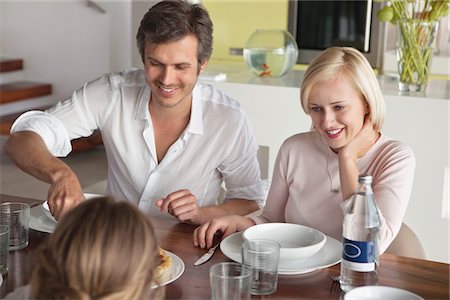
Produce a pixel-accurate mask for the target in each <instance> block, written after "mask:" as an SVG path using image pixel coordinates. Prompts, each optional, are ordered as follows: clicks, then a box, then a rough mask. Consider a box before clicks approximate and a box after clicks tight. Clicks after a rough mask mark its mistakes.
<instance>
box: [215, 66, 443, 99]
mask: <svg viewBox="0 0 450 300" xmlns="http://www.w3.org/2000/svg"><path fill="white" fill-rule="evenodd" d="M217 73H225V74H226V80H225V81H224V82H228V83H240V84H255V85H265V86H279V87H292V88H298V87H299V86H300V82H301V81H302V79H303V75H304V71H300V70H292V71H290V72H289V73H287V74H286V75H284V76H282V77H278V78H276V77H257V76H255V75H253V73H251V72H250V71H249V70H248V69H247V68H246V66H245V65H243V64H241V63H235V64H220V63H210V64H209V65H208V67H207V74H209V75H214V74H217ZM378 82H379V83H380V87H381V90H382V92H383V95H390V96H404V97H415V98H432V99H442V100H450V81H448V80H438V79H433V80H430V82H429V83H428V85H427V87H426V89H425V91H424V92H400V91H398V79H397V77H396V76H393V75H392V76H391V75H382V76H378Z"/></svg>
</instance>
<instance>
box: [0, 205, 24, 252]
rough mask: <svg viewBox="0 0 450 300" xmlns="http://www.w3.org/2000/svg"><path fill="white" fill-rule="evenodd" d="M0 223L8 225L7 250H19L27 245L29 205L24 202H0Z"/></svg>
mask: <svg viewBox="0 0 450 300" xmlns="http://www.w3.org/2000/svg"><path fill="white" fill-rule="evenodd" d="M0 225H6V226H8V227H9V250H20V249H23V248H25V247H26V246H27V245H28V230H29V225H30V206H29V205H28V204H26V203H19V202H5V203H1V204H0Z"/></svg>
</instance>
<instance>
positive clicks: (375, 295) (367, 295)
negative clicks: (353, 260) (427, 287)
mask: <svg viewBox="0 0 450 300" xmlns="http://www.w3.org/2000/svg"><path fill="white" fill-rule="evenodd" d="M344 299H345V300H360V299H364V300H385V299H389V300H423V298H422V297H420V296H418V295H416V294H414V293H411V292H409V291H406V290H402V289H398V288H394V287H390V286H363V287H358V288H354V289H352V290H350V291H349V292H347V293H346V294H345V296H344Z"/></svg>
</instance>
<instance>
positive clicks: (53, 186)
mask: <svg viewBox="0 0 450 300" xmlns="http://www.w3.org/2000/svg"><path fill="white" fill-rule="evenodd" d="M3 151H4V153H5V154H6V155H7V156H8V157H9V158H10V159H11V160H12V161H13V162H14V163H15V164H16V165H17V166H18V167H19V168H20V169H21V170H23V171H24V172H26V173H28V174H30V175H32V176H33V177H35V178H37V179H39V180H41V181H44V182H47V183H49V184H50V189H49V192H48V196H47V200H48V203H49V207H50V210H51V212H52V214H53V215H54V216H55V217H56V219H59V218H61V217H62V216H63V215H64V214H65V213H66V212H67V211H68V210H69V209H70V208H72V207H73V206H75V205H76V204H77V203H78V202H80V201H82V200H83V199H84V196H83V191H82V189H81V185H80V183H79V181H78V178H77V177H76V175H75V173H74V172H73V171H72V170H71V169H70V167H69V166H68V165H66V164H65V163H64V162H63V161H61V160H60V159H58V158H56V157H55V156H53V155H52V154H51V153H50V152H49V151H48V149H47V147H46V145H45V143H44V141H43V140H42V138H41V137H40V136H39V135H38V134H36V133H34V132H31V131H20V132H15V133H13V134H11V136H10V137H9V138H8V140H7V141H6V143H5V145H4V148H3Z"/></svg>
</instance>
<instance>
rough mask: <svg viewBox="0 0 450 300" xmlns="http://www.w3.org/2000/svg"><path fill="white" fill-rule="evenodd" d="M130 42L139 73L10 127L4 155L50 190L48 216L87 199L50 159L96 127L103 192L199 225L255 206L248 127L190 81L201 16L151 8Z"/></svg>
mask: <svg viewBox="0 0 450 300" xmlns="http://www.w3.org/2000/svg"><path fill="white" fill-rule="evenodd" d="M137 45H138V48H139V52H140V54H141V56H142V60H143V62H144V70H137V69H132V70H126V71H124V72H121V73H113V74H106V75H104V76H102V77H101V78H98V79H96V80H94V81H92V82H89V83H87V84H85V85H84V86H83V87H82V88H81V89H79V90H77V91H76V92H75V93H74V94H73V95H72V97H71V98H69V99H67V100H65V101H62V102H60V103H58V104H57V105H56V106H55V107H53V108H51V109H49V110H47V111H46V112H36V111H34V112H29V113H25V114H23V115H22V116H21V117H19V119H18V120H17V121H16V122H15V123H14V124H13V127H12V129H11V136H10V138H9V139H8V141H7V142H6V144H5V147H4V149H5V153H6V154H7V155H8V156H9V157H10V158H11V159H12V160H13V161H14V162H15V163H16V164H17V165H18V166H19V167H20V168H21V169H22V170H24V171H25V172H27V173H29V174H31V175H33V176H35V177H36V178H38V179H40V180H42V181H45V182H48V183H49V184H50V188H49V192H48V203H49V207H50V210H51V212H52V214H53V215H54V216H55V217H56V218H57V219H59V218H61V217H62V216H63V215H64V214H65V213H66V212H67V211H68V210H69V209H70V208H71V207H74V206H75V205H77V204H78V203H79V202H80V201H83V200H84V196H83V191H82V189H81V186H80V183H79V181H78V179H77V177H76V175H75V174H74V172H73V171H72V170H71V169H70V168H69V167H68V166H67V165H66V164H64V163H63V162H62V161H61V160H59V159H58V158H56V156H66V155H67V154H68V153H69V152H70V151H71V146H70V140H71V139H74V138H78V137H81V136H89V135H90V134H91V133H92V132H93V131H94V130H95V129H99V130H100V131H101V133H102V138H103V143H104V146H105V151H106V154H107V157H108V193H110V194H112V195H113V196H115V197H116V198H121V199H128V200H130V201H132V202H135V203H136V204H137V205H138V206H139V207H140V209H141V210H143V211H144V212H147V213H148V214H150V215H155V214H157V213H158V214H159V213H161V212H162V213H168V214H170V215H173V216H174V217H176V218H177V219H178V220H180V221H181V222H188V223H192V224H203V223H204V222H206V221H208V220H211V219H213V218H215V217H219V216H223V215H227V214H241V215H243V214H247V213H249V212H252V211H254V210H256V209H258V208H259V206H262V205H263V203H264V200H265V196H266V190H267V183H266V182H264V181H262V180H261V176H260V171H259V165H258V162H257V158H256V152H257V145H256V143H255V141H254V138H253V135H252V129H251V126H250V124H249V121H248V120H247V118H246V116H245V114H244V113H243V112H242V110H241V108H240V106H239V104H238V103H237V102H236V101H234V100H232V99H230V98H229V97H227V96H225V95H224V94H222V93H221V92H219V91H217V90H215V89H214V88H213V87H211V86H209V85H205V84H201V83H197V79H198V76H199V74H200V72H202V71H204V70H205V68H206V65H207V63H208V59H209V57H210V55H211V52H212V22H211V20H210V18H209V15H208V13H207V12H206V10H204V9H203V8H201V7H200V6H199V5H193V4H189V3H188V2H184V1H163V2H160V3H158V4H156V5H154V6H153V7H152V8H151V9H150V10H149V11H148V12H147V14H146V15H145V16H144V18H143V20H142V22H141V25H140V28H139V30H138V34H137ZM223 182H224V183H225V187H226V192H225V194H224V193H223V192H222V191H223V189H222V188H221V186H222V183H223Z"/></svg>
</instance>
